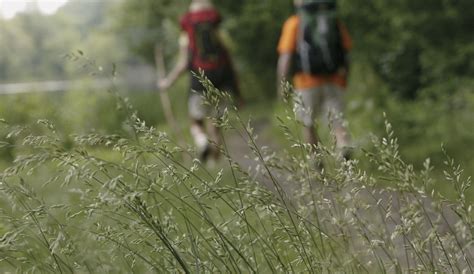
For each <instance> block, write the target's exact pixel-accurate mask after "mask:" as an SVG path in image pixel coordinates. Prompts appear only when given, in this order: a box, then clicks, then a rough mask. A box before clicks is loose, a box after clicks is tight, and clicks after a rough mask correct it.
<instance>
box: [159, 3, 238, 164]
mask: <svg viewBox="0 0 474 274" xmlns="http://www.w3.org/2000/svg"><path fill="white" fill-rule="evenodd" d="M220 23H221V16H220V14H219V12H218V11H217V10H216V9H215V8H214V6H213V5H212V3H211V1H209V0H192V1H191V4H190V7H189V11H188V12H187V13H185V14H184V15H183V16H182V18H181V21H180V24H181V29H182V31H181V34H180V37H179V56H178V62H177V64H176V65H175V67H174V69H173V70H172V71H171V72H170V73H169V74H168V76H167V77H164V79H161V80H158V83H157V85H158V88H159V89H160V90H162V91H163V90H166V89H167V88H168V87H170V86H171V85H172V84H173V83H174V82H175V81H176V79H177V78H178V77H179V76H180V75H181V74H183V73H184V72H185V71H189V73H190V77H191V87H190V93H189V97H188V111H189V116H190V118H191V135H192V137H193V139H194V142H195V144H196V147H197V151H198V154H199V158H200V160H202V161H207V160H208V159H209V158H210V157H212V158H213V159H217V158H218V157H219V150H218V149H217V148H213V147H212V146H211V145H210V141H209V138H208V135H207V133H206V123H205V118H206V117H207V116H209V115H213V116H215V117H218V116H219V115H222V112H223V109H222V108H224V107H223V106H221V109H220V110H219V111H218V112H219V113H211V112H212V111H211V107H210V106H208V105H206V104H205V101H204V98H203V94H204V92H205V87H204V86H203V85H202V84H201V83H200V81H199V80H198V79H197V78H196V77H193V76H192V74H193V73H196V74H198V75H199V72H200V70H202V71H204V74H205V76H206V77H207V78H208V79H209V80H210V81H211V82H212V84H213V85H214V86H215V87H216V88H218V89H219V90H221V91H226V92H230V93H231V94H232V95H234V96H235V97H236V100H237V101H239V102H241V96H240V92H239V89H238V85H237V79H236V75H235V73H234V69H233V66H232V63H231V60H230V56H229V54H228V52H227V50H226V48H225V47H224V45H223V43H222V41H221V39H220V36H219V33H218V27H219V25H220ZM207 127H208V128H209V133H210V136H211V139H212V140H213V141H214V142H215V143H216V144H217V146H219V145H220V143H221V141H220V132H219V129H218V128H217V127H216V126H214V125H212V123H208V125H207Z"/></svg>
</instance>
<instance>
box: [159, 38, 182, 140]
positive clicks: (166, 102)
mask: <svg viewBox="0 0 474 274" xmlns="http://www.w3.org/2000/svg"><path fill="white" fill-rule="evenodd" d="M155 65H156V76H157V77H158V80H161V79H163V78H165V75H166V70H165V60H164V58H163V49H162V47H161V46H160V45H158V44H157V45H156V46H155ZM159 94H160V99H161V100H160V101H161V106H162V107H163V112H164V114H165V119H166V122H167V123H168V125H170V127H171V129H172V131H173V133H174V135H175V136H176V138H178V144H179V145H180V146H181V145H184V144H185V143H184V142H183V139H182V137H181V134H180V129H179V127H178V124H177V122H176V119H175V117H174V115H173V110H172V109H171V102H170V98H169V96H168V93H167V92H166V90H160V91H159Z"/></svg>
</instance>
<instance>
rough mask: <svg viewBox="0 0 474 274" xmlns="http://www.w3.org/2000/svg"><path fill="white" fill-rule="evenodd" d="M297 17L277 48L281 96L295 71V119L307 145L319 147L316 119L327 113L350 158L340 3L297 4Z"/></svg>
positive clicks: (307, 0) (346, 43) (346, 39)
mask: <svg viewBox="0 0 474 274" xmlns="http://www.w3.org/2000/svg"><path fill="white" fill-rule="evenodd" d="M294 6H295V8H296V11H297V12H296V14H295V15H293V16H291V17H290V18H288V19H287V21H286V22H285V23H284V25H283V30H282V33H281V37H280V41H279V44H278V53H279V59H278V65H277V78H278V86H279V88H278V91H279V93H280V95H281V92H282V87H281V83H282V81H285V80H286V77H287V76H288V75H289V74H290V70H292V73H294V74H293V85H294V90H295V97H294V98H295V99H294V101H295V114H296V118H297V120H298V121H300V122H302V124H303V125H304V127H303V134H304V138H305V140H306V141H307V142H308V143H310V144H312V145H317V144H318V142H320V140H319V138H318V134H317V132H316V128H315V125H314V118H315V117H316V115H317V114H320V113H321V112H322V111H323V110H324V113H325V115H326V116H329V118H330V120H331V122H332V126H333V129H334V134H335V136H336V145H337V148H338V150H339V151H340V153H341V154H342V156H344V157H346V158H347V157H349V153H350V151H349V148H348V145H349V141H350V140H349V135H348V133H347V131H346V129H345V127H344V124H343V120H342V117H341V115H342V111H343V102H342V97H343V94H344V90H345V87H346V82H347V76H348V73H349V58H348V57H349V56H348V53H349V51H350V49H351V47H352V45H351V44H352V41H351V38H350V36H349V33H348V31H347V29H346V27H345V26H344V25H343V23H342V22H341V21H340V20H339V19H338V18H337V13H336V1H335V0H294Z"/></svg>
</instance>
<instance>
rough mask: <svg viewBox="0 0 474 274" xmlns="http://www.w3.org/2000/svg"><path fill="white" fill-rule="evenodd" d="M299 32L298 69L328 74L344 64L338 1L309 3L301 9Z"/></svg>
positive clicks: (296, 60)
mask: <svg viewBox="0 0 474 274" xmlns="http://www.w3.org/2000/svg"><path fill="white" fill-rule="evenodd" d="M298 17H299V21H300V24H299V30H298V40H297V50H296V58H295V69H296V71H297V72H304V73H307V74H322V75H328V74H333V73H335V72H337V71H338V69H339V68H340V67H341V66H343V65H344V54H345V52H344V49H343V44H342V38H341V31H340V27H339V22H338V18H337V15H336V7H335V2H333V1H323V0H319V1H318V0H315V1H306V2H305V3H304V4H303V5H301V6H300V7H299V8H298Z"/></svg>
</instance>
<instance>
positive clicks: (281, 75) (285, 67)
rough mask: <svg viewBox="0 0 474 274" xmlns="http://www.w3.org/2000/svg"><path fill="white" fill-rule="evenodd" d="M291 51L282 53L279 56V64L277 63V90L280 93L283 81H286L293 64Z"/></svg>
mask: <svg viewBox="0 0 474 274" xmlns="http://www.w3.org/2000/svg"><path fill="white" fill-rule="evenodd" d="M291 57H292V54H291V53H282V54H280V57H279V58H278V65H277V90H278V94H279V95H280V96H281V95H282V91H283V90H282V81H286V80H287V79H286V78H287V77H288V73H289V70H290V64H291Z"/></svg>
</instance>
